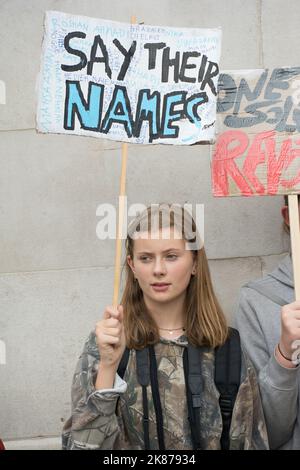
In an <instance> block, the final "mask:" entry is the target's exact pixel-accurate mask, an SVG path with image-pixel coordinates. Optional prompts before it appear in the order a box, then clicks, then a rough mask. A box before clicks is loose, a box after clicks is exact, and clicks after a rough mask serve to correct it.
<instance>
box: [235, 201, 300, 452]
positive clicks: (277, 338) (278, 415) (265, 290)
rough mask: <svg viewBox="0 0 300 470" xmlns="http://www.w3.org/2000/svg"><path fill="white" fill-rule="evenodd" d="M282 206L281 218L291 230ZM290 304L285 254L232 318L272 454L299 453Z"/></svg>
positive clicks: (296, 336) (299, 316)
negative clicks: (257, 389)
mask: <svg viewBox="0 0 300 470" xmlns="http://www.w3.org/2000/svg"><path fill="white" fill-rule="evenodd" d="M298 200H299V198H298ZM285 201H286V204H285V206H284V207H283V208H282V215H283V218H284V223H285V226H286V227H289V213H288V206H287V198H286V199H285ZM299 213H300V208H299ZM294 300H295V294H294V281H293V266H292V259H291V255H290V254H288V255H287V256H286V257H285V258H284V259H283V260H282V261H281V262H280V263H279V265H278V267H277V268H276V269H275V270H274V271H273V272H272V273H270V274H268V275H267V276H266V277H264V278H262V279H259V280H257V281H254V282H250V283H248V284H246V285H245V286H244V287H242V289H241V293H240V299H239V305H238V309H237V312H236V315H235V326H236V328H237V329H238V330H239V332H240V336H241V341H242V344H243V346H244V349H245V351H246V352H247V354H248V356H249V357H250V359H251V361H252V363H253V365H254V367H255V369H256V372H257V375H258V380H259V386H260V392H261V398H262V404H263V409H264V414H265V419H266V424H267V430H268V435H269V443H270V448H271V449H300V405H299V385H300V384H299V378H300V375H299V374H300V372H299V371H300V367H298V362H299V361H298V360H297V356H298V353H299V343H300V341H299V340H300V301H294ZM297 347H298V349H297Z"/></svg>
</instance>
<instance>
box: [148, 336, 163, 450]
mask: <svg viewBox="0 0 300 470" xmlns="http://www.w3.org/2000/svg"><path fill="white" fill-rule="evenodd" d="M149 355H150V380H151V390H152V397H153V404H154V409H155V414H156V429H157V437H158V445H159V449H160V450H165V441H164V421H163V414H162V408H161V401H160V396H159V388H158V378H157V363H156V357H155V351H154V346H153V345H150V346H149Z"/></svg>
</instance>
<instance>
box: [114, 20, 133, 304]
mask: <svg viewBox="0 0 300 470" xmlns="http://www.w3.org/2000/svg"><path fill="white" fill-rule="evenodd" d="M131 24H136V17H135V16H132V17H131ZM127 155H128V144H127V143H125V144H122V169H121V178H120V197H119V214H118V223H117V237H116V255H115V277H114V293H113V306H114V307H117V305H118V299H119V290H120V277H121V255H122V228H123V221H124V205H125V196H126V169H127Z"/></svg>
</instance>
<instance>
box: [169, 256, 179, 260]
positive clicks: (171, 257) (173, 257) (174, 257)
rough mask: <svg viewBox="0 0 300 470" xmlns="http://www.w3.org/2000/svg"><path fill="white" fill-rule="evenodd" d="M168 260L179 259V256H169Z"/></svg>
mask: <svg viewBox="0 0 300 470" xmlns="http://www.w3.org/2000/svg"><path fill="white" fill-rule="evenodd" d="M167 258H168V259H171V260H172V259H177V255H168V256H167Z"/></svg>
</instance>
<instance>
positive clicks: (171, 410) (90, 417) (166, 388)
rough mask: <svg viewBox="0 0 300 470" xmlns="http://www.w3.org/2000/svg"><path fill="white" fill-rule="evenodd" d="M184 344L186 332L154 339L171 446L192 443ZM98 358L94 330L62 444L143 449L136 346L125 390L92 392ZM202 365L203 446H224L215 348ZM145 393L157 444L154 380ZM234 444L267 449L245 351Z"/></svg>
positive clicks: (75, 381)
mask: <svg viewBox="0 0 300 470" xmlns="http://www.w3.org/2000/svg"><path fill="white" fill-rule="evenodd" d="M186 346H187V341H186V338H185V337H184V336H182V337H180V338H178V339H174V340H166V339H161V341H160V342H159V343H158V344H156V345H155V355H156V359H157V369H158V383H159V392H160V399H161V405H162V411H163V422H164V439H165V447H166V449H168V450H189V449H190V450H191V449H193V446H192V440H191V431H190V425H189V422H188V416H187V400H186V390H185V380H184V370H183V351H184V348H185V347H186ZM99 360H100V358H99V352H98V348H97V344H96V337H95V334H94V333H91V334H90V336H89V338H88V340H87V341H86V343H85V346H84V350H83V352H82V354H81V356H80V358H79V361H78V364H77V367H76V371H75V374H74V378H73V384H72V414H71V417H70V418H69V419H68V420H67V421H66V423H65V425H64V428H63V435H62V440H63V449H78V450H79V449H103V450H113V449H116V450H117V449H124V450H125V449H126V450H128V449H135V450H140V449H143V448H144V435H143V404H142V403H143V402H142V387H141V386H140V385H139V383H138V381H137V377H136V355H135V351H130V355H129V361H128V365H127V369H126V372H125V375H124V380H125V382H126V383H127V390H126V392H125V393H124V394H118V393H116V392H112V393H108V392H106V393H105V395H104V394H103V395H102V396H97V395H95V394H93V392H95V388H94V383H95V381H96V376H97V370H98V364H99ZM201 368H202V380H203V392H202V395H201V405H200V428H201V436H200V447H201V449H220V439H221V434H222V416H221V411H220V407H219V392H218V390H217V388H216V386H215V383H214V350H213V349H209V348H203V351H202V364H201ZM92 394H93V395H92ZM147 394H148V405H149V437H150V448H151V449H152V450H155V449H159V446H158V439H157V429H156V417H155V411H154V405H153V399H152V394H151V386H150V385H149V386H148V387H147ZM230 449H244V450H246V449H268V438H267V432H266V426H265V421H264V416H263V411H262V406H261V400H260V395H259V389H258V384H257V381H256V376H255V372H254V369H253V367H252V365H251V364H250V362H249V360H248V359H247V358H246V357H245V356H244V354H243V357H242V374H241V385H240V389H239V392H238V395H237V397H236V402H235V406H234V410H233V416H232V422H231V428H230Z"/></svg>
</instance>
